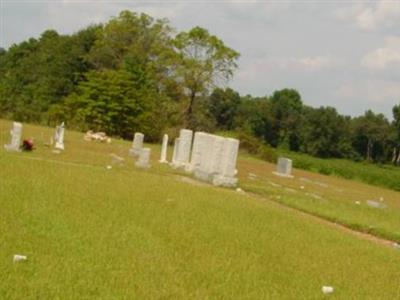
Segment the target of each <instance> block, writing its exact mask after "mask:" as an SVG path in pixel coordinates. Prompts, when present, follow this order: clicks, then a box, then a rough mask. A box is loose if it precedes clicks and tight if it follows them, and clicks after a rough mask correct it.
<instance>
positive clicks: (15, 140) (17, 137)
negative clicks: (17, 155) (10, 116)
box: [4, 122, 22, 152]
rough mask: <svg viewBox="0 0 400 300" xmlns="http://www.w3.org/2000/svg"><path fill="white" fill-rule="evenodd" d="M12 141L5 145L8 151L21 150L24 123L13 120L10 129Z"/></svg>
mask: <svg viewBox="0 0 400 300" xmlns="http://www.w3.org/2000/svg"><path fill="white" fill-rule="evenodd" d="M10 134H11V141H10V143H9V144H7V145H4V148H5V149H6V150H7V151H17V152H19V151H21V149H20V146H21V136H22V124H21V123H18V122H13V127H12V129H11V130H10Z"/></svg>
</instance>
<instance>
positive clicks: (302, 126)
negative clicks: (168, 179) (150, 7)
mask: <svg viewBox="0 0 400 300" xmlns="http://www.w3.org/2000/svg"><path fill="white" fill-rule="evenodd" d="M238 58H239V53H238V52H237V51H235V50H233V49H231V48H230V47H228V46H227V45H225V43H224V42H223V41H222V40H221V39H219V38H218V37H216V36H215V35H212V34H210V33H209V32H208V31H207V30H206V29H204V28H200V27H194V28H192V29H190V30H188V31H182V32H177V31H176V30H175V29H174V28H172V27H171V26H170V25H169V23H168V20H166V19H154V18H152V17H151V16H148V15H146V14H137V13H134V12H130V11H122V12H121V13H120V14H119V15H118V16H117V17H114V18H112V19H111V20H109V21H108V22H106V23H104V24H96V25H91V26H88V27H86V28H84V29H82V30H80V31H78V32H76V33H74V34H71V35H60V34H59V33H57V32H56V31H54V30H47V31H45V32H43V33H42V34H41V36H40V37H39V38H38V39H34V38H30V39H28V40H27V41H24V42H22V43H19V44H14V45H12V46H11V47H10V48H9V49H7V50H5V49H0V116H1V117H3V118H8V119H14V120H18V121H22V122H34V123H40V124H43V125H54V124H56V123H58V122H60V121H65V122H66V123H67V124H68V127H69V128H74V129H78V130H88V129H92V130H97V131H105V132H107V134H109V135H114V136H120V137H122V138H131V137H132V135H133V133H134V132H135V131H141V132H143V133H144V134H146V137H147V138H149V140H153V141H155V140H158V139H159V138H160V136H161V134H162V133H164V132H171V133H172V134H173V133H174V132H176V131H177V130H178V129H179V128H180V127H182V126H185V127H188V128H191V129H194V130H205V131H210V132H212V131H218V130H229V131H231V130H234V131H240V132H244V133H247V134H251V135H253V136H255V137H257V138H259V139H261V140H263V141H264V142H265V143H266V144H269V145H270V146H272V147H279V148H284V149H288V150H292V151H299V152H304V153H308V154H311V155H314V156H318V157H323V158H329V157H338V158H350V159H354V160H368V161H374V162H392V163H395V164H400V105H398V106H395V107H394V108H393V121H392V122H390V121H389V120H388V119H387V118H386V117H385V116H384V115H382V114H375V113H374V112H372V111H367V112H366V113H365V114H364V115H362V116H359V117H355V118H352V117H349V116H342V115H340V114H339V113H338V112H337V111H336V110H335V109H334V108H332V107H320V108H313V107H309V106H306V105H304V104H303V101H302V99H301V96H300V94H299V93H298V92H297V91H296V90H293V89H284V90H280V91H276V92H274V93H273V94H272V95H271V96H266V97H252V96H250V95H247V96H241V95H239V93H237V92H236V91H234V90H232V89H230V88H221V87H222V86H225V84H226V83H227V82H228V81H229V79H231V78H232V76H233V75H234V72H235V70H236V68H237V60H238Z"/></svg>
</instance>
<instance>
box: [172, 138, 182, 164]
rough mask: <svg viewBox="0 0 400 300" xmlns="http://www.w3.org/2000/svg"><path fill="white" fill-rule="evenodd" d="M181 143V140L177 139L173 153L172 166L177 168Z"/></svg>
mask: <svg viewBox="0 0 400 300" xmlns="http://www.w3.org/2000/svg"><path fill="white" fill-rule="evenodd" d="M179 143H180V138H175V142H174V151H173V152H172V162H171V165H172V166H173V167H175V166H176V165H177V161H178V152H179Z"/></svg>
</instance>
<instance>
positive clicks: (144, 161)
mask: <svg viewBox="0 0 400 300" xmlns="http://www.w3.org/2000/svg"><path fill="white" fill-rule="evenodd" d="M150 153H151V149H150V148H142V149H141V151H140V153H139V158H138V160H137V162H136V163H135V166H136V167H139V168H150Z"/></svg>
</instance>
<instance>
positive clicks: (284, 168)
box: [274, 157, 293, 178]
mask: <svg viewBox="0 0 400 300" xmlns="http://www.w3.org/2000/svg"><path fill="white" fill-rule="evenodd" d="M274 174H275V175H278V176H282V177H288V178H293V175H292V160H291V159H288V158H284V157H279V158H278V164H277V166H276V172H274Z"/></svg>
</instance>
